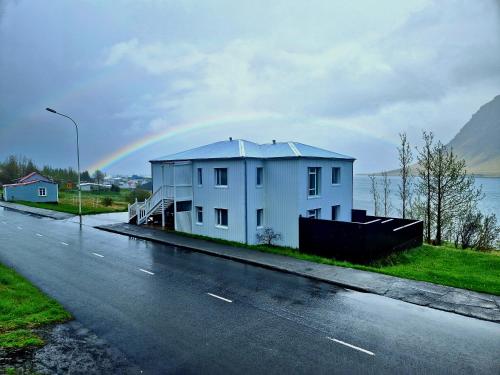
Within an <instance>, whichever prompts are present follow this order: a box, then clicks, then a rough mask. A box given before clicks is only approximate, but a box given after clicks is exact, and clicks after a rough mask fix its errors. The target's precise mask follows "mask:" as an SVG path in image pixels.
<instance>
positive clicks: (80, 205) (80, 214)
mask: <svg viewBox="0 0 500 375" xmlns="http://www.w3.org/2000/svg"><path fill="white" fill-rule="evenodd" d="M45 109H46V110H47V111H49V112H51V113H54V114H56V115H59V116H63V117H66V118H68V119H70V120H71V121H72V122H73V124H75V130H76V160H77V164H78V217H79V218H80V229H82V187H81V185H80V144H79V141H78V125H77V124H76V122H75V120H73V119H72V118H71V117H69V116H67V115H64V114H62V113H59V112H57V111H56V110H54V109H52V108H45Z"/></svg>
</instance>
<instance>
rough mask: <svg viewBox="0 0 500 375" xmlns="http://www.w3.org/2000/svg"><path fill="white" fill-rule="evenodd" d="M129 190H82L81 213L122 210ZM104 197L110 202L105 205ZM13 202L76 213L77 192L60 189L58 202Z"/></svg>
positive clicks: (125, 206)
mask: <svg viewBox="0 0 500 375" xmlns="http://www.w3.org/2000/svg"><path fill="white" fill-rule="evenodd" d="M129 193H130V192H129V191H125V190H124V191H120V192H111V191H101V192H85V191H84V192H82V214H83V215H94V214H104V213H111V212H124V211H127V207H128V201H127V198H128V194H129ZM104 198H111V199H112V204H111V205H110V206H105V205H104V204H103V199H104ZM15 203H19V204H23V205H25V206H29V207H36V208H45V209H47V210H53V211H59V212H65V213H69V214H74V215H77V214H78V192H77V191H60V192H59V203H40V202H26V201H16V202H15Z"/></svg>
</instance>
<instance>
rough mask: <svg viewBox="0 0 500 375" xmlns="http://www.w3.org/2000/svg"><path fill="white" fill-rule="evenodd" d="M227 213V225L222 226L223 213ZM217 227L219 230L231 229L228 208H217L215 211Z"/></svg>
mask: <svg viewBox="0 0 500 375" xmlns="http://www.w3.org/2000/svg"><path fill="white" fill-rule="evenodd" d="M224 211H225V212H226V221H227V223H226V225H224V224H222V213H223V212H224ZM215 226H216V227H217V228H223V229H227V228H229V210H228V209H227V208H216V209H215Z"/></svg>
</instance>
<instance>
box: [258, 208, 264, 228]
mask: <svg viewBox="0 0 500 375" xmlns="http://www.w3.org/2000/svg"><path fill="white" fill-rule="evenodd" d="M259 221H260V223H259ZM256 223H257V229H260V228H264V209H263V208H258V209H257V217H256Z"/></svg>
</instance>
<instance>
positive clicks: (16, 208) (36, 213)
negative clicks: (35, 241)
mask: <svg viewBox="0 0 500 375" xmlns="http://www.w3.org/2000/svg"><path fill="white" fill-rule="evenodd" d="M0 207H3V208H4V209H6V210H12V211H16V212H21V213H23V214H28V215H34V216H38V217H46V218H49V219H53V220H66V219H70V218H72V217H74V216H75V215H71V214H67V215H69V216H68V217H66V218H57V217H54V216H51V215H49V214H43V213H39V212H32V211H27V210H23V209H21V208H18V207H11V206H5V205H3V204H2V202H0ZM56 212H59V211H56ZM61 214H65V213H64V212H61Z"/></svg>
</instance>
